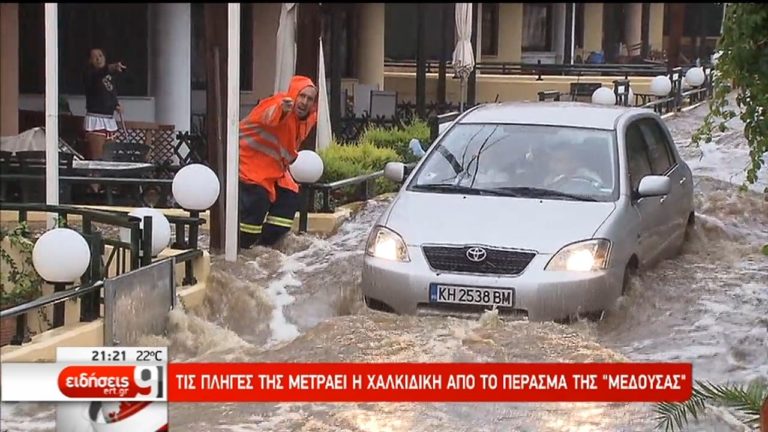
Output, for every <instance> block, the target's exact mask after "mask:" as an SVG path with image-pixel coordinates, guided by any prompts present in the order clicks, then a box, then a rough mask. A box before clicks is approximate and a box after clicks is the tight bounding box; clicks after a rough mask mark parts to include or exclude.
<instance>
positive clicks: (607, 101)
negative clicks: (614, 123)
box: [592, 87, 616, 105]
mask: <svg viewBox="0 0 768 432" xmlns="http://www.w3.org/2000/svg"><path fill="white" fill-rule="evenodd" d="M592 103H593V104H598V105H616V94H614V93H613V90H611V89H609V88H608V87H600V88H599V89H597V90H595V92H594V93H592Z"/></svg>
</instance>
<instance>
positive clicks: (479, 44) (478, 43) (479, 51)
mask: <svg viewBox="0 0 768 432" xmlns="http://www.w3.org/2000/svg"><path fill="white" fill-rule="evenodd" d="M472 18H473V19H474V20H475V21H476V22H477V38H476V39H475V46H474V50H475V64H478V63H480V62H481V61H482V59H483V4H482V3H477V16H474V17H472ZM475 74H476V75H477V74H478V72H477V71H475Z"/></svg>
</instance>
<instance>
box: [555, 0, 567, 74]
mask: <svg viewBox="0 0 768 432" xmlns="http://www.w3.org/2000/svg"><path fill="white" fill-rule="evenodd" d="M553 9H554V12H553V17H552V18H553V19H552V24H553V25H552V26H553V27H554V30H553V31H554V35H553V37H552V45H554V46H553V48H554V51H555V63H562V62H563V59H564V58H565V32H566V28H565V25H566V23H565V3H555V5H554V8H553ZM568 31H569V32H570V29H568Z"/></svg>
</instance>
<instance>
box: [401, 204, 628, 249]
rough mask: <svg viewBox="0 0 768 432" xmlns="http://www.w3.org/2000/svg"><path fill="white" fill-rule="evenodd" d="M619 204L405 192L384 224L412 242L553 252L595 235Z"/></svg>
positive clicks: (411, 243) (407, 241)
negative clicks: (476, 245)
mask: <svg viewBox="0 0 768 432" xmlns="http://www.w3.org/2000/svg"><path fill="white" fill-rule="evenodd" d="M615 208H616V204H615V203H612V202H584V201H566V200H552V199H538V198H535V199H534V198H513V197H497V196H475V195H461V194H447V193H421V192H409V191H403V192H402V193H401V194H400V195H399V196H398V198H397V199H396V201H395V202H394V203H393V204H392V207H391V208H390V212H389V215H388V217H387V219H386V226H387V227H388V228H390V229H393V230H395V231H396V232H397V233H399V234H400V235H401V236H402V237H403V239H404V240H405V242H406V243H407V244H408V245H410V246H421V245H423V244H429V243H438V244H459V245H465V244H478V245H486V246H499V247H509V248H520V249H529V250H534V251H537V252H539V253H555V252H557V251H558V250H560V248H562V247H563V246H565V245H566V244H569V243H573V242H576V241H580V240H585V239H590V238H592V235H593V234H594V233H595V231H596V230H597V228H598V227H600V225H601V224H602V223H603V222H604V221H605V220H606V218H608V216H609V215H610V214H611V213H612V212H613V210H614V209H615Z"/></svg>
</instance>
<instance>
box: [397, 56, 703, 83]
mask: <svg viewBox="0 0 768 432" xmlns="http://www.w3.org/2000/svg"><path fill="white" fill-rule="evenodd" d="M384 66H385V67H389V68H401V69H407V70H408V72H411V70H413V71H415V70H416V61H415V60H386V61H385V62H384ZM690 66H693V65H686V66H685V67H686V68H687V67H690ZM439 68H440V61H438V60H429V61H427V62H426V69H427V73H437V72H438V71H439ZM475 68H476V70H477V71H478V72H479V73H480V74H489V75H538V78H537V79H538V80H541V79H543V78H542V77H543V76H553V75H561V76H563V75H595V76H601V75H603V76H615V75H624V76H625V77H626V76H656V75H665V74H666V73H667V70H668V69H667V65H666V64H662V63H642V64H627V63H615V64H590V63H577V64H557V63H556V64H547V63H541V60H538V61H537V63H521V62H494V61H484V62H480V63H477V65H476V66H475ZM447 70H448V71H450V70H451V68H450V65H449V66H448V67H447ZM448 73H450V72H448Z"/></svg>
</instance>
